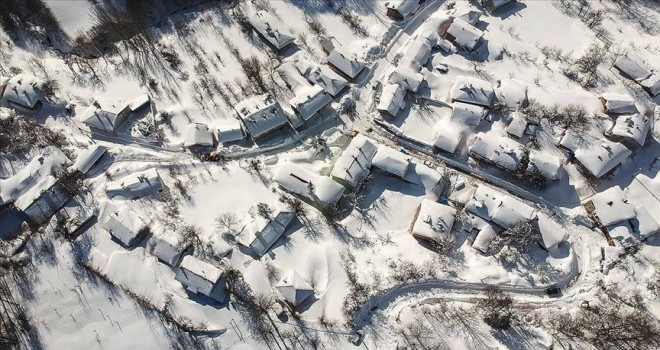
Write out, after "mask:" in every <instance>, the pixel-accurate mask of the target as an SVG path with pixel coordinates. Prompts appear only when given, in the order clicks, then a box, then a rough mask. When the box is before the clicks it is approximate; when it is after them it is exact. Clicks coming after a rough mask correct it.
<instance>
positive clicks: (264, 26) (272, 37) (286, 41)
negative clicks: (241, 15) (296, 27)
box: [248, 11, 295, 51]
mask: <svg viewBox="0 0 660 350" xmlns="http://www.w3.org/2000/svg"><path fill="white" fill-rule="evenodd" d="M248 22H250V25H252V27H253V28H254V29H255V30H256V31H257V32H258V33H259V34H260V35H261V37H262V38H263V39H264V40H265V41H266V43H267V44H268V45H269V46H271V47H272V48H274V49H276V50H277V51H280V50H282V49H284V48H285V47H287V46H289V45H290V44H292V43H293V42H294V41H295V36H294V35H293V34H291V33H290V32H289V31H288V30H286V29H285V27H284V26H283V25H282V24H281V23H279V21H278V20H277V19H275V18H274V17H273V16H271V15H270V14H269V13H267V12H264V11H257V12H255V13H254V14H253V15H252V16H250V17H249V18H248Z"/></svg>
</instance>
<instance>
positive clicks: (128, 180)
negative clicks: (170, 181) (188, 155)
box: [105, 168, 163, 199]
mask: <svg viewBox="0 0 660 350" xmlns="http://www.w3.org/2000/svg"><path fill="white" fill-rule="evenodd" d="M162 189H163V182H162V180H161V179H160V176H159V175H158V171H156V169H155V168H151V169H148V170H145V171H138V172H135V173H133V174H130V175H127V176H124V177H123V178H121V179H119V180H115V181H111V182H108V183H107V184H106V187H105V193H106V194H107V195H108V197H110V198H112V197H124V198H127V199H133V198H139V197H143V196H146V195H150V194H153V193H155V192H158V191H160V190H162Z"/></svg>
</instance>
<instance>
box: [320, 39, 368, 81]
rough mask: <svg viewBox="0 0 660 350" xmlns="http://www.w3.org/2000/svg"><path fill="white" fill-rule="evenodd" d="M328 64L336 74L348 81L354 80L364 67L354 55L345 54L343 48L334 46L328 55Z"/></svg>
mask: <svg viewBox="0 0 660 350" xmlns="http://www.w3.org/2000/svg"><path fill="white" fill-rule="evenodd" d="M328 64H329V65H330V67H332V68H333V69H335V71H336V72H337V73H339V74H340V75H342V76H344V77H345V78H346V79H348V80H349V81H351V80H353V79H355V77H357V76H358V75H359V74H360V72H362V70H363V69H364V67H365V64H364V62H361V61H359V60H358V58H357V57H356V56H355V54H352V53H349V52H347V51H346V50H345V49H344V48H343V47H341V46H336V47H335V48H334V49H333V50H332V51H331V52H330V54H329V55H328Z"/></svg>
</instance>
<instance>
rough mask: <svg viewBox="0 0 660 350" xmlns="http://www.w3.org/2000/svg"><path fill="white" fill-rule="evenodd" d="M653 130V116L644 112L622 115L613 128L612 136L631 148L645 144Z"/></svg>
mask: <svg viewBox="0 0 660 350" xmlns="http://www.w3.org/2000/svg"><path fill="white" fill-rule="evenodd" d="M650 130H651V118H649V117H648V116H646V115H644V114H643V113H635V114H631V115H620V116H619V117H618V118H617V119H616V122H615V123H614V126H613V127H612V130H611V131H610V134H611V137H612V138H613V139H614V140H615V141H620V142H621V143H623V144H624V145H628V146H629V147H630V148H635V147H638V146H644V143H645V142H646V137H647V135H648V133H649V131H650Z"/></svg>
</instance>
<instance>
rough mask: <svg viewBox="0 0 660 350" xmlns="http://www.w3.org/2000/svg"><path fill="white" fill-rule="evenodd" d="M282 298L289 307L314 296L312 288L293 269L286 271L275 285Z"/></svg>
mask: <svg viewBox="0 0 660 350" xmlns="http://www.w3.org/2000/svg"><path fill="white" fill-rule="evenodd" d="M275 289H277V290H278V291H279V292H280V294H282V297H284V299H285V300H286V301H287V302H288V303H289V304H291V305H293V306H294V307H295V306H298V305H300V304H301V303H302V302H304V301H305V300H307V299H308V298H309V297H311V296H313V295H314V288H312V286H311V285H310V284H309V283H307V281H305V280H304V279H303V278H302V277H300V275H299V274H298V273H297V272H296V270H295V269H288V270H286V271H285V272H284V273H283V274H282V278H281V279H280V281H279V282H277V284H276V285H275Z"/></svg>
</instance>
